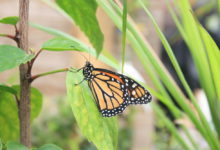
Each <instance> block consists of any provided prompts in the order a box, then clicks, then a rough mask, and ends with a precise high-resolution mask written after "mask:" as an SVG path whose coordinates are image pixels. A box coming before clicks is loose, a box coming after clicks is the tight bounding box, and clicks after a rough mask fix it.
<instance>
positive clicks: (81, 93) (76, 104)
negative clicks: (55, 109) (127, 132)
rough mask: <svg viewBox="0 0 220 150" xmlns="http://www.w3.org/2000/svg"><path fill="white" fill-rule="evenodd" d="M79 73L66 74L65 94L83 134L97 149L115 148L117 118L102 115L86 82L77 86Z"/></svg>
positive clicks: (79, 77) (108, 149)
mask: <svg viewBox="0 0 220 150" xmlns="http://www.w3.org/2000/svg"><path fill="white" fill-rule="evenodd" d="M82 78H83V77H82V74H81V73H72V72H69V73H68V74H67V80H66V85H67V96H68V99H69V102H70V104H71V107H72V111H73V114H74V116H75V118H76V121H77V124H78V126H79V128H80V129H81V131H82V133H83V135H84V136H85V137H86V138H87V139H88V140H89V141H91V142H93V143H94V144H95V145H96V147H97V148H98V149H99V150H115V149H116V147H117V141H118V128H117V118H116V117H111V118H105V117H102V116H101V114H100V112H99V110H98V107H97V106H96V104H95V100H94V99H93V96H92V95H91V92H90V90H89V88H88V85H87V83H86V82H83V83H82V84H80V85H78V86H74V84H75V83H79V82H80V80H81V79H82Z"/></svg>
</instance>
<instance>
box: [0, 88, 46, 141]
mask: <svg viewBox="0 0 220 150" xmlns="http://www.w3.org/2000/svg"><path fill="white" fill-rule="evenodd" d="M13 89H14V90H15V91H17V93H20V92H19V87H18V86H13ZM41 107H42V94H41V93H40V92H39V91H38V90H37V89H35V88H31V120H33V119H34V118H36V117H37V116H38V114H39V112H40V110H41ZM0 124H1V126H0V138H1V139H2V140H3V142H6V141H9V140H13V141H16V140H18V137H19V121H18V109H17V104H16V100H15V98H14V96H13V95H12V94H10V93H8V92H6V91H0Z"/></svg>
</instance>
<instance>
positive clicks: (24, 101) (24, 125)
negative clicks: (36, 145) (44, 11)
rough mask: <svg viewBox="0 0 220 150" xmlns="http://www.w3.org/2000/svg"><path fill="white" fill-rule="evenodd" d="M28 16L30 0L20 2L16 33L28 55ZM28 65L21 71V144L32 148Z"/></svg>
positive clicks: (23, 65)
mask: <svg viewBox="0 0 220 150" xmlns="http://www.w3.org/2000/svg"><path fill="white" fill-rule="evenodd" d="M28 16H29V0H19V18H20V21H19V30H18V31H16V33H15V34H16V35H15V36H16V38H17V39H18V41H17V44H18V47H19V48H21V49H23V50H24V51H26V52H27V53H28ZM16 30H17V29H16ZM28 67H29V66H28V64H27V63H26V64H22V65H20V67H19V70H20V104H19V121H20V142H21V143H22V144H23V145H25V146H27V147H31V128H30V87H31V86H30V82H29V80H30V79H29V77H30V76H31V74H30V72H28V70H29V69H28Z"/></svg>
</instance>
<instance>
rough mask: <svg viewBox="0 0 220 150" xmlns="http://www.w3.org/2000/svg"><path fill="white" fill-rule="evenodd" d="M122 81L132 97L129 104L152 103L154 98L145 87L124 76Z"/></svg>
mask: <svg viewBox="0 0 220 150" xmlns="http://www.w3.org/2000/svg"><path fill="white" fill-rule="evenodd" d="M122 79H123V80H124V82H125V86H126V88H127V89H128V94H129V97H130V99H129V101H128V104H147V103H149V102H151V100H152V96H151V94H150V92H149V91H147V90H146V89H145V88H144V87H143V86H141V85H140V84H139V83H137V82H136V81H134V80H133V79H131V78H129V77H127V76H124V75H122Z"/></svg>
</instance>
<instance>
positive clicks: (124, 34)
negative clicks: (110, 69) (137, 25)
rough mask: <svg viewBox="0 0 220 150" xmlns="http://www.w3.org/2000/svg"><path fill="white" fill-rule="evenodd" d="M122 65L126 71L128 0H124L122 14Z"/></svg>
mask: <svg viewBox="0 0 220 150" xmlns="http://www.w3.org/2000/svg"><path fill="white" fill-rule="evenodd" d="M122 21H123V24H122V33H123V34H122V67H121V69H122V70H121V72H122V73H123V72H124V63H125V47H126V31H127V0H123V15H122Z"/></svg>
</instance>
